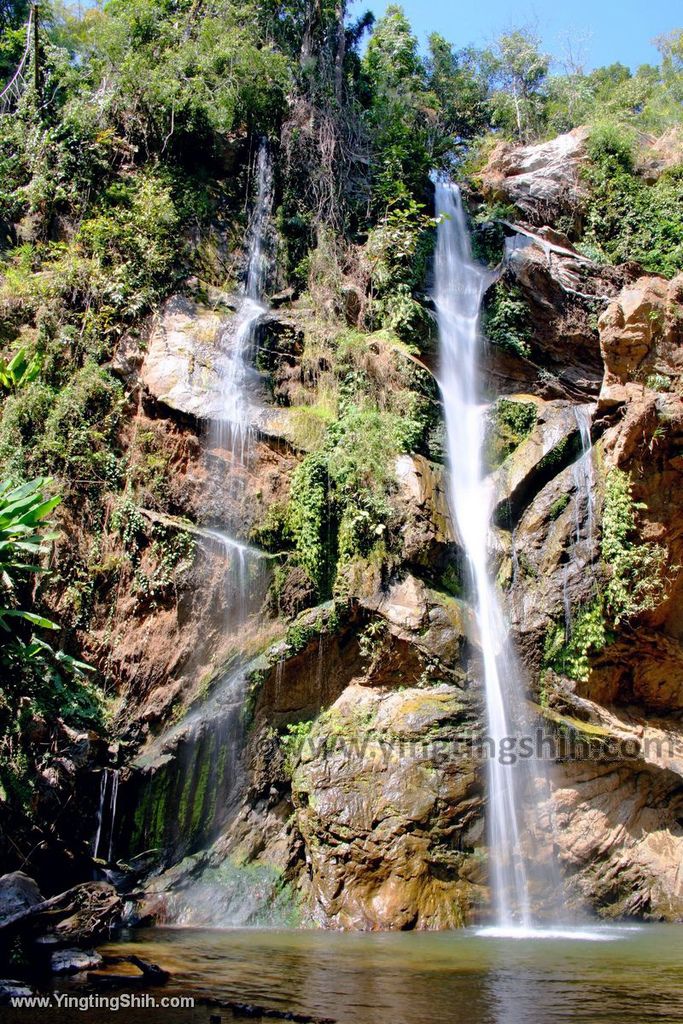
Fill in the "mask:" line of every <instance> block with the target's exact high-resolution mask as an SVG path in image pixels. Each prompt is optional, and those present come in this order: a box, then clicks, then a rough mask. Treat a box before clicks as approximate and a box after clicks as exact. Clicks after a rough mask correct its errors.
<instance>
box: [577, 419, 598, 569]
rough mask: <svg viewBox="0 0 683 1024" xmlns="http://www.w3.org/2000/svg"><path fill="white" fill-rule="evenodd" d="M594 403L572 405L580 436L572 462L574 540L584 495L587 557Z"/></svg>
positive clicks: (590, 538)
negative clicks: (574, 519) (576, 522)
mask: <svg viewBox="0 0 683 1024" xmlns="http://www.w3.org/2000/svg"><path fill="white" fill-rule="evenodd" d="M594 409H595V406H594V405H577V406H575V407H574V417H575V419H576V425H577V427H578V428H579V437H580V438H581V455H580V456H579V458H578V459H577V461H576V462H575V463H574V470H573V474H574V486H575V489H576V493H577V511H576V515H577V519H578V525H577V527H576V542H577V543H578V541H579V540H580V539H581V508H580V498H581V495H585V499H586V537H585V539H586V541H587V544H588V553H589V557H590V554H591V552H592V550H593V538H594V535H595V531H594V523H595V471H594V468H593V442H592V441H591V418H592V415H593V411H594Z"/></svg>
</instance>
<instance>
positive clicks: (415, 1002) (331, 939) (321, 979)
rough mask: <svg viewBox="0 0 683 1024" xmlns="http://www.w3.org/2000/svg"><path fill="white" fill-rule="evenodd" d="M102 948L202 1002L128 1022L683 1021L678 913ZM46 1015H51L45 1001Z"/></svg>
mask: <svg viewBox="0 0 683 1024" xmlns="http://www.w3.org/2000/svg"><path fill="white" fill-rule="evenodd" d="M100 952H102V953H103V954H107V955H112V956H113V955H121V954H126V955H127V954H131V953H132V954H137V955H138V956H140V957H142V958H143V959H145V960H147V961H152V962H154V963H156V964H159V965H160V966H161V967H163V968H165V969H166V970H168V971H169V972H170V974H171V978H170V980H169V982H168V983H167V985H166V986H164V987H163V988H159V989H154V988H152V989H144V990H140V989H138V990H137V993H138V994H139V995H140V994H142V993H146V994H152V995H154V996H156V997H157V998H158V999H160V998H161V997H162V996H165V997H174V996H180V995H182V996H193V997H194V998H195V1000H196V1006H195V1008H194V1009H193V1010H183V1011H177V1012H176V1011H172V1010H169V1009H164V1010H163V1011H162V1010H161V1009H158V1010H154V1009H150V1008H149V1007H146V1008H144V1009H140V1010H138V1011H136V1010H135V1009H134V1008H133V1009H128V1010H126V1013H125V1019H126V1022H127V1024H129V1022H130V1024H141V1022H143V1021H145V1022H147V1024H155V1022H156V1021H164V1022H166V1021H179V1022H181V1021H182V1022H183V1024H199V1022H202V1024H209V1022H210V1021H211V1020H213V1022H214V1024H216V1022H217V1021H218V1020H220V1021H221V1022H226V1021H232V1020H243V1019H245V1017H248V1019H250V1020H257V1021H258V1020H264V1021H265V1020H277V1019H281V1020H286V1019H290V1020H291V1019H295V1020H296V1019H299V1020H302V1021H306V1020H322V1019H328V1020H330V1021H337V1022H339V1024H350V1022H354V1024H424V1022H440V1021H448V1022H451V1021H467V1022H472V1024H548V1022H553V1024H557V1022H564V1021H572V1022H578V1024H631V1022H633V1024H636V1022H637V1024H647V1022H649V1021H653V1022H654V1021H657V1022H667V1021H670V1022H672V1024H673V1022H676V1024H680V1021H682V1020H683V971H681V967H680V965H681V962H682V961H683V927H679V926H676V925H656V924H647V925H621V924H610V925H586V924H582V925H580V926H578V927H577V928H576V929H572V928H567V929H551V930H548V931H544V930H542V929H539V930H538V931H535V932H534V933H533V934H532V936H531V937H529V936H528V935H527V936H525V935H524V934H523V933H522V932H521V931H515V932H514V933H513V934H512V936H509V935H503V934H500V933H499V932H498V931H497V930H496V929H491V930H489V929H479V930H478V929H466V930H463V931H461V932H398V933H396V932H393V933H391V932H381V933H378V932H375V933H349V932H346V933H340V932H328V931H318V930H310V931H308V930H301V931H298V930H289V931H280V930H267V929H236V930H224V931H208V930H199V929H197V930H194V929H187V928H182V929H171V928H154V929H152V928H149V929H142V930H138V931H131V932H129V933H127V934H126V935H123V936H122V937H121V939H120V940H118V941H116V942H111V943H109V944H107V945H106V946H104V947H102V948H101V950H100ZM124 990H125V989H124V988H122V989H121V991H124ZM103 991H107V992H113V991H116V990H115V989H106V990H103ZM231 1003H232V1004H249V1005H250V1006H251V1007H252V1008H255V1007H260V1008H263V1009H264V1010H267V1011H269V1012H268V1014H267V1015H266V1014H263V1013H261V1012H259V1011H258V1010H255V1012H254V1013H253V1015H252V1013H251V1012H246V1011H245V1010H242V1011H239V1010H235V1009H234V1008H233V1009H231V1008H230V1007H229V1005H228V1004H231ZM150 1005H151V1004H150ZM24 1012H25V1011H24ZM240 1012H241V1014H242V1015H241V1016H240ZM287 1014H289V1017H288V1016H287ZM77 1016H78V1014H74V1016H72V1017H68V1016H64V1017H60V1016H59V1014H58V1012H57V1011H55V1010H54V1009H53V1010H51V1011H50V1015H49V1017H47V1016H46V1017H45V1020H48V1019H49V1020H50V1021H51V1022H53V1024H54V1022H61V1021H62V1020H64V1021H66V1020H73V1019H76V1017H77ZM81 1016H82V1014H81ZM8 1019H11V1018H8ZM16 1019H17V1020H18V1019H20V1017H19V1011H17V1018H16ZM23 1019H25V1018H23ZM34 1019H35V1020H36V1021H40V1019H41V1018H40V1016H39V1014H38V1013H35V1017H32V1020H34ZM100 1019H101V1020H102V1021H105V1020H109V1021H111V1019H112V1016H111V1012H109V1011H107V1012H103V1013H102V1016H101V1018H100V1017H99V1016H98V1011H96V1010H91V1011H90V1012H89V1015H88V1021H89V1022H95V1024H98V1022H99V1021H100ZM122 1019H123V1018H122Z"/></svg>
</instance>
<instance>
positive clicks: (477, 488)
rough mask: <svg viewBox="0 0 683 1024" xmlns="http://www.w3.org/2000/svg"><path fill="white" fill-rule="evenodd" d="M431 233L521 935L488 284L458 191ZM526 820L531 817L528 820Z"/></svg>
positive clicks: (494, 779) (509, 905) (493, 805)
mask: <svg viewBox="0 0 683 1024" xmlns="http://www.w3.org/2000/svg"><path fill="white" fill-rule="evenodd" d="M436 212H437V214H438V215H440V216H441V221H440V223H439V228H438V235H437V247H436V259H435V288H434V299H435V303H436V309H437V317H438V326H439V338H440V350H441V371H440V372H441V380H440V384H441V391H442V395H443V401H444V410H445V419H446V429H447V443H448V457H449V463H450V494H449V498H450V505H451V511H452V514H453V516H454V519H455V523H456V526H457V531H458V534H459V537H460V541H461V544H462V546H463V548H464V550H465V553H466V555H467V559H468V563H469V570H470V577H471V586H472V594H473V599H474V603H475V608H476V617H477V624H478V630H479V641H480V646H481V651H482V656H483V670H484V682H485V695H486V707H487V726H488V739H489V740H490V743H491V747H492V750H491V752H490V753H489V757H488V788H489V814H488V817H489V820H488V832H489V848H490V863H491V882H492V888H493V896H494V900H495V910H496V918H497V924H498V925H499V926H502V927H503V928H506V929H507V928H511V927H513V926H515V925H517V926H521V927H522V928H525V929H529V928H530V926H531V923H532V918H531V902H530V878H529V870H528V864H529V862H528V858H527V857H526V856H525V851H524V849H523V840H524V842H528V841H529V838H530V836H531V835H534V834H535V833H537V825H538V822H530V820H529V814H528V812H525V810H524V797H525V794H526V796H527V798H528V797H529V796H531V800H530V803H531V804H533V803H534V796H533V794H534V791H536V790H538V788H539V786H538V783H539V782H540V781H542V778H541V776H542V775H543V773H542V772H538V771H537V769H536V768H535V767H534V766H532V763H531V760H524V761H522V760H521V759H518V760H516V763H515V764H506V763H501V760H507V759H503V758H501V756H500V753H501V751H502V750H504V745H505V744H509V743H510V741H511V739H512V738H517V739H519V738H520V737H522V736H528V735H530V734H531V732H530V724H529V722H528V720H527V714H526V694H525V688H524V681H523V678H522V675H521V671H520V669H519V667H518V664H517V661H516V658H515V654H514V651H513V650H512V649H511V644H510V642H509V639H508V629H507V623H506V621H505V617H504V614H503V609H502V606H501V602H500V600H499V597H498V594H497V591H496V588H495V585H494V583H493V580H492V579H491V576H490V574H489V570H488V564H487V563H488V537H489V524H490V521H491V514H492V494H491V489H490V486H489V482H488V481H487V480H486V479H485V477H484V475H483V469H482V447H483V441H484V415H483V412H484V409H483V406H482V405H481V403H480V395H479V366H478V363H479V351H480V343H481V335H480V331H479V310H480V306H481V300H482V297H483V294H484V291H485V289H486V287H487V283H488V281H489V279H490V274H489V272H488V271H487V270H486V269H485V268H484V267H482V266H480V265H478V264H477V263H475V262H474V260H473V259H472V255H471V251H470V244H469V235H468V229H467V223H466V219H465V213H464V210H463V207H462V202H461V198H460V193H459V191H458V189H457V187H456V186H455V185H453V184H451V183H450V182H446V181H438V182H437V183H436ZM532 817H533V815H532Z"/></svg>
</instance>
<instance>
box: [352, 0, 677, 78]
mask: <svg viewBox="0 0 683 1024" xmlns="http://www.w3.org/2000/svg"><path fill="white" fill-rule="evenodd" d="M388 2H391V0H353V3H352V6H351V15H352V16H353V15H356V14H360V13H362V12H363V11H365V10H368V8H369V9H370V10H371V11H373V13H374V14H375V15H376V16H378V17H379V16H380V15H381V14H382V13H383V11H384V10H385V9H386V7H387V4H388ZM401 6H402V7H403V9H404V10H405V12H406V15H407V16H408V18H409V20H410V22H411V24H412V26H413V28H414V30H415V32H416V34H417V36H418V37H419V39H420V42H421V43H422V44H424V43H425V41H426V38H427V36H428V35H429V33H430V32H440V33H441V35H443V36H445V37H446V39H448V40H450V41H451V42H452V43H454V44H455V46H456V47H459V46H466V45H468V44H473V45H475V46H485V45H486V44H487V43H490V42H491V40H492V39H493V38H495V36H496V35H498V34H499V33H500V32H504V31H505V30H506V29H509V28H511V27H514V26H518V25H529V26H531V27H534V28H535V30H536V31H537V32H538V34H539V35H540V37H541V39H542V42H543V46H544V49H545V50H546V51H547V52H548V53H551V54H553V56H557V57H559V56H561V54H562V52H563V50H564V49H565V39H566V38H567V37H568V36H569V37H570V38H571V40H572V45H573V46H574V47H577V46H578V48H579V49H580V50H581V51H582V56H583V59H584V63H585V68H586V70H590V69H591V68H594V67H599V66H600V65H602V64H611V63H613V62H614V61H620V62H621V63H622V64H628V65H629V66H630V67H632V68H636V67H638V65H639V64H649V63H656V62H657V61H658V54H657V51H656V49H655V47H654V46H653V45H652V40H653V39H654V38H655V36H658V35H662V34H663V33H666V32H669V31H671V30H672V29H674V28H681V27H683V10H681V5H680V0H571V2H568V0H554V2H552V0H540V2H536V3H534V2H533V0H531V2H526V0H520V2H519V3H515V4H512V3H509V2H507V3H506V2H504V0H403V3H402V4H401ZM555 70H559V69H558V68H556V69H555Z"/></svg>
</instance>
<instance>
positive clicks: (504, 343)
mask: <svg viewBox="0 0 683 1024" xmlns="http://www.w3.org/2000/svg"><path fill="white" fill-rule="evenodd" d="M482 329H483V332H484V334H485V336H486V337H487V338H488V340H489V341H490V342H492V343H493V344H494V345H499V346H500V348H502V349H504V350H505V351H506V352H511V353H513V354H514V355H518V356H523V357H527V356H529V354H530V351H531V349H530V347H529V342H530V340H531V323H530V320H529V309H528V306H527V304H526V302H525V300H524V296H523V294H522V290H521V288H519V287H518V286H517V285H506V284H504V283H501V282H499V283H498V284H496V286H495V287H494V289H493V291H492V293H491V295H490V297H489V299H488V300H487V303H486V306H485V308H484V316H483V324H482Z"/></svg>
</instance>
